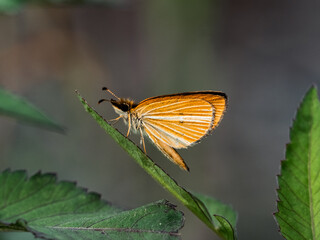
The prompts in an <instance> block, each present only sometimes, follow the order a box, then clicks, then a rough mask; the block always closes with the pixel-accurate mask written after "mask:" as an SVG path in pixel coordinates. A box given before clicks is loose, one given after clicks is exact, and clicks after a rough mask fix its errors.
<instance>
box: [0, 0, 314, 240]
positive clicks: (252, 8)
mask: <svg viewBox="0 0 320 240" xmlns="http://www.w3.org/2000/svg"><path fill="white" fill-rule="evenodd" d="M319 7H320V6H319V3H315V2H313V1H289V0H284V1H277V0H271V1H270V0H269V1H253V0H251V1H250V0H247V1H244V0H240V1H235V0H234V1H231V0H229V1H218V0H216V1H210V0H203V1H191V0H184V1H181V0H174V1H172V0H161V1H160V0H159V1H156V0H151V1H150V0H149V1H144V0H140V1H129V0H127V1H126V0H122V1H113V2H109V4H106V5H90V4H86V5H81V4H74V5H67V6H66V5H62V6H57V5H52V6H46V5H42V6H39V5H36V4H35V5H32V6H30V5H26V6H25V7H23V8H22V9H20V10H19V11H16V12H11V13H2V15H1V16H0V85H1V87H3V88H5V89H7V90H9V91H11V92H13V93H16V94H19V95H21V96H23V97H24V98H25V99H27V100H29V101H30V102H32V103H33V104H35V105H36V106H38V107H39V108H40V109H42V110H43V111H44V112H46V113H47V115H49V116H50V117H51V118H52V119H54V120H56V121H57V122H59V123H60V124H62V125H63V126H65V127H66V128H67V132H66V134H65V135H61V134H58V133H55V132H49V131H45V130H43V129H38V128H35V127H32V126H28V125H25V124H21V123H19V122H16V121H15V120H12V119H10V118H6V117H1V118H0V146H1V147H0V166H1V170H3V169H6V168H11V169H13V170H15V169H26V170H27V171H28V173H29V175H32V174H34V173H35V172H37V171H39V170H41V171H42V172H55V173H57V174H58V178H59V179H60V180H70V181H77V183H78V185H80V186H82V187H86V188H88V189H89V190H90V191H96V192H99V193H101V194H102V197H103V198H104V199H107V200H108V201H111V202H112V203H114V204H116V205H118V206H121V207H123V208H126V209H130V208H134V207H138V206H141V205H144V204H147V203H150V202H153V201H156V200H159V199H163V198H165V199H168V200H170V201H171V202H172V203H174V204H177V205H178V209H180V210H182V211H183V212H184V213H185V218H186V222H185V227H184V228H183V229H182V231H181V232H182V239H186V240H193V239H203V240H207V239H218V237H217V236H215V235H214V233H212V232H211V231H210V230H209V229H208V228H207V227H206V226H205V225H204V224H203V223H202V222H200V221H199V220H198V219H197V218H196V217H195V216H193V214H191V213H190V212H189V211H188V210H187V209H185V208H184V207H183V206H181V204H180V203H178V202H177V201H176V200H175V199H174V198H173V197H171V196H170V194H168V193H167V192H166V191H165V190H163V189H162V188H161V187H160V186H159V185H158V184H157V183H155V182H154V181H153V180H151V178H150V177H149V176H148V175H147V174H146V173H145V172H144V171H143V170H142V169H140V167H139V166H138V165H137V164H136V163H135V162H134V161H133V160H132V159H130V157H129V156H128V155H127V154H126V153H125V152H124V151H123V150H122V149H121V148H120V147H119V146H118V145H117V144H116V143H115V142H114V141H113V140H112V139H111V138H110V137H109V136H107V135H106V134H105V133H104V132H103V131H102V130H101V129H100V127H99V126H98V125H97V123H96V122H95V121H93V119H92V118H91V117H90V116H89V115H88V114H87V113H86V112H85V111H84V109H83V107H82V105H81V104H80V102H79V100H78V99H77V97H76V95H75V93H74V90H75V89H78V90H79V91H80V93H81V94H82V95H83V96H84V97H85V98H86V99H87V101H88V102H89V103H90V104H91V105H92V106H93V107H94V108H96V110H97V111H98V112H99V113H101V114H102V115H103V116H105V118H107V119H112V118H114V117H116V114H115V113H114V112H113V110H112V108H111V106H109V105H108V104H107V103H106V104H101V105H98V104H97V101H98V100H99V99H100V98H102V97H106V94H105V93H103V92H102V91H101V87H102V86H107V87H109V88H110V89H112V90H113V91H114V92H115V93H116V94H117V95H118V96H120V97H130V98H132V99H135V100H137V101H140V100H142V99H144V98H147V97H151V96H156V95H161V94H169V93H176V92H184V91H196V90H220V91H223V92H226V93H227V94H228V96H229V107H228V110H227V112H226V114H225V117H224V119H223V121H222V123H221V125H220V126H219V127H218V128H217V129H216V130H215V132H214V133H213V135H212V136H210V137H207V138H206V139H205V140H203V141H202V143H201V144H198V145H196V146H194V147H192V148H190V149H188V150H182V151H180V153H181V155H182V156H183V157H184V159H185V161H186V162H187V163H188V165H189V167H190V169H191V172H190V173H186V172H183V171H181V170H180V169H179V168H178V167H177V166H175V165H173V164H172V163H170V162H169V161H168V160H167V159H166V158H165V157H164V156H163V155H162V154H161V153H160V152H159V151H158V150H156V149H155V147H153V146H152V144H150V143H147V150H148V154H149V156H151V157H152V159H153V160H154V161H156V162H157V163H158V164H159V165H160V166H161V167H163V168H164V169H165V170H166V171H167V172H168V173H169V174H170V175H171V176H172V177H174V178H175V179H176V180H177V181H178V182H179V183H180V184H181V185H182V186H184V187H186V188H188V189H192V190H193V191H197V192H201V193H205V194H207V195H210V196H213V197H215V198H217V199H219V200H221V201H223V202H225V203H228V204H231V205H232V206H233V207H234V209H235V210H236V211H237V212H238V213H239V218H238V225H237V232H238V236H239V239H246V240H248V239H249V240H250V239H260V240H264V239H274V240H276V239H283V238H282V237H281V236H280V234H279V233H278V227H277V225H276V222H275V220H274V217H273V213H274V212H275V211H276V199H277V196H276V188H277V182H276V175H277V174H279V173H280V169H279V166H280V161H281V160H282V159H284V153H285V146H286V143H288V141H289V127H290V125H291V123H292V119H293V118H294V115H295V112H296V108H297V107H298V105H299V103H300V101H301V99H302V97H303V95H304V94H305V92H306V91H307V90H308V88H309V87H310V86H311V85H312V84H315V85H319V83H320V81H319V79H320V68H319V62H320V46H319V42H320V25H319V23H320V15H319V10H320V8H319ZM117 127H118V128H119V129H120V130H122V131H123V132H125V131H126V127H124V125H123V123H122V122H119V123H118V124H117ZM131 138H132V139H133V140H135V141H136V142H138V139H139V138H138V137H137V136H131ZM12 236H14V239H25V237H26V236H25V235H18V236H17V235H12V234H11V235H10V234H5V235H3V234H2V235H1V236H0V238H1V239H11V238H12V239H13V237H12ZM31 238H32V237H31Z"/></svg>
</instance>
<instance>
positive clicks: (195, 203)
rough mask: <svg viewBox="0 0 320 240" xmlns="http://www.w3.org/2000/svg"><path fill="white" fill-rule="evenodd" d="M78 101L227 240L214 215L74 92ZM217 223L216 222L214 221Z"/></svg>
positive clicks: (170, 189) (121, 144)
mask: <svg viewBox="0 0 320 240" xmlns="http://www.w3.org/2000/svg"><path fill="white" fill-rule="evenodd" d="M76 93H77V94H78V98H79V100H80V101H81V102H82V104H83V106H84V108H85V110H86V111H87V112H88V113H89V114H90V115H91V116H92V117H93V118H94V119H95V120H96V121H97V123H98V124H99V125H100V126H101V127H102V128H103V129H104V130H105V131H106V133H108V134H109V135H110V136H111V137H112V138H113V139H114V140H115V141H116V142H117V143H118V144H119V145H120V146H121V147H122V148H123V149H124V150H125V151H126V152H127V153H128V154H129V155H130V156H131V157H132V158H133V159H134V160H135V161H136V162H137V163H138V164H139V165H140V166H141V167H142V168H143V169H144V170H145V171H146V172H147V173H148V174H149V175H150V176H151V177H152V178H153V179H155V180H156V181H157V182H158V183H159V184H160V185H162V186H163V187H164V188H165V189H167V190H168V191H169V192H170V193H171V194H172V195H173V196H175V197H176V198H177V199H178V200H179V201H180V202H181V203H182V204H183V205H185V206H186V207H187V208H188V209H189V210H190V211H192V212H193V213H194V214H195V215H196V216H197V217H198V218H199V219H200V220H201V221H203V222H204V223H205V224H206V225H207V226H208V227H209V228H211V229H212V230H213V231H214V232H216V233H217V234H218V235H219V236H221V237H222V238H223V239H236V237H234V238H228V237H227V235H224V234H222V233H221V232H220V226H216V225H215V223H214V222H213V220H212V216H213V214H214V213H212V212H209V211H208V209H207V207H206V206H205V204H204V203H203V202H202V201H201V200H200V199H198V198H197V196H195V195H193V194H191V193H190V192H188V191H187V190H185V189H184V188H182V187H181V186H179V185H178V184H177V182H176V181H175V180H174V179H172V178H171V177H170V176H169V175H168V174H167V173H165V172H164V171H163V170H162V169H161V168H160V167H159V166H158V165H157V164H155V163H154V162H153V161H152V160H151V159H150V158H149V157H148V156H147V155H145V154H144V152H143V151H142V150H141V149H140V148H139V147H138V146H137V145H135V144H134V143H133V142H132V141H131V140H130V139H128V138H126V137H125V136H123V135H122V134H121V133H120V132H119V131H118V130H117V129H115V128H113V127H112V126H111V125H110V124H108V123H107V121H106V120H105V119H103V118H102V117H101V116H100V115H99V114H98V113H97V112H96V111H95V110H94V109H93V108H91V107H90V106H89V105H88V103H87V102H86V101H85V99H84V98H82V97H81V95H80V94H79V93H78V92H77V91H76ZM216 223H218V221H216Z"/></svg>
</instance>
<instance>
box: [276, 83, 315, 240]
mask: <svg viewBox="0 0 320 240" xmlns="http://www.w3.org/2000/svg"><path fill="white" fill-rule="evenodd" d="M319 140H320V103H319V100H318V95H317V90H316V88H315V87H312V88H311V89H310V90H309V91H308V92H307V94H306V95H305V97H304V99H303V101H302V103H301V105H300V107H299V109H298V111H297V115H296V119H295V120H294V122H293V126H292V128H291V130H290V143H289V144H288V145H287V150H286V160H285V161H282V163H281V175H279V176H278V183H279V189H278V198H279V201H278V212H277V213H276V214H275V216H276V219H277V222H278V224H279V227H280V231H281V234H282V235H283V236H284V237H285V238H286V239H294V240H297V239H314V240H316V239H320V214H319V213H320V181H319V176H320V175H319V174H320V144H319Z"/></svg>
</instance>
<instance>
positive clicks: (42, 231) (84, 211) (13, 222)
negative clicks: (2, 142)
mask: <svg viewBox="0 0 320 240" xmlns="http://www.w3.org/2000/svg"><path fill="white" fill-rule="evenodd" d="M0 186H1V188H0V231H27V232H31V233H33V234H34V235H35V236H36V237H38V238H44V239H68V240H69V239H77V240H78V239H79V240H81V239H152V240H153V239H178V238H179V233H178V230H179V229H181V228H182V226H183V223H184V217H183V214H182V213H181V212H179V211H176V210H175V206H173V205H171V204H170V203H168V202H167V201H165V200H162V201H158V202H155V203H152V204H149V205H146V206H143V207H139V208H136V209H133V210H129V211H122V210H120V209H119V208H116V207H114V206H112V205H111V204H110V203H107V202H105V201H102V200H101V199H100V195H98V194H96V193H87V192H86V190H85V189H83V188H79V187H76V186H75V183H71V182H58V183H57V180H56V177H55V175H53V174H41V173H37V174H35V175H34V176H32V177H31V178H30V179H28V178H27V176H26V173H25V172H24V171H15V172H10V171H9V170H6V171H4V172H2V173H1V174H0Z"/></svg>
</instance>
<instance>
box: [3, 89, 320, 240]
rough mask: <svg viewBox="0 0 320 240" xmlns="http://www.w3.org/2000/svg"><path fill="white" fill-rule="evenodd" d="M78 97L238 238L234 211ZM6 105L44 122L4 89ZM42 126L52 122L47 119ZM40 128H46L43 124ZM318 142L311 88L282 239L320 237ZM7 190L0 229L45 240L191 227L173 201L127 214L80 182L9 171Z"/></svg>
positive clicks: (292, 158)
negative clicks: (178, 177) (179, 177)
mask: <svg viewBox="0 0 320 240" xmlns="http://www.w3.org/2000/svg"><path fill="white" fill-rule="evenodd" d="M78 97H79V99H80V101H81V102H82V104H83V106H84V107H85V109H86V110H87V111H88V112H89V114H90V115H91V116H92V117H93V118H94V119H95V120H96V122H97V123H98V124H99V125H100V126H101V127H102V128H103V129H104V130H105V131H106V132H107V133H108V134H110V136H111V137H112V138H113V139H114V140H115V141H116V142H117V143H118V144H119V145H120V146H121V147H122V148H124V149H125V150H126V151H127V152H128V154H129V155H130V156H131V157H132V158H133V159H134V160H135V161H136V162H137V163H138V164H139V165H140V166H141V167H142V168H143V169H144V170H145V171H146V172H147V173H148V174H150V176H151V177H152V178H153V179H155V180H156V181H157V182H158V183H159V184H160V185H161V186H163V187H164V188H165V189H166V190H168V191H169V192H170V193H172V194H173V196H175V197H176V198H177V199H178V200H179V201H180V202H181V203H182V204H184V205H185V206H186V207H187V208H188V209H190V210H191V211H192V212H193V213H194V214H195V215H196V216H197V217H198V218H199V219H201V220H202V221H203V222H204V223H205V224H206V225H207V226H208V227H209V228H210V229H212V230H213V231H214V232H215V233H217V234H218V235H219V236H220V237H221V239H236V238H237V236H236V233H235V228H236V218H237V216H236V213H235V212H234V211H233V210H232V209H231V208H230V207H229V206H228V205H225V204H223V203H221V202H219V201H217V200H215V199H213V198H211V197H209V196H205V195H202V194H196V193H191V192H190V191H187V190H185V189H184V188H182V187H181V186H180V185H179V184H178V183H177V182H176V181H175V180H174V179H172V178H171V177H170V176H168V175H167V174H166V173H165V172H164V171H163V170H162V169H161V168H160V167H159V166H157V165H156V164H155V163H154V162H153V161H152V160H151V159H150V158H148V157H147V156H146V155H145V154H144V152H143V151H141V150H140V148H139V147H137V146H136V145H135V144H134V143H132V142H131V141H130V140H129V139H128V138H126V137H124V136H123V135H122V134H121V133H120V132H118V131H117V130H116V129H115V128H113V127H112V126H110V125H109V124H108V123H107V122H106V121H105V120H104V119H103V118H102V117H101V116H100V115H99V114H98V113H97V112H96V111H95V110H94V109H93V108H91V107H90V106H89V105H88V103H87V102H86V101H85V100H84V99H83V98H82V97H81V96H80V95H79V93H78ZM6 99H8V100H6ZM0 100H1V101H0V102H1V103H0V112H1V113H2V114H6V115H10V116H14V117H18V118H19V119H20V120H27V121H28V122H33V123H34V124H37V123H39V122H38V121H39V118H38V117H35V118H34V119H33V118H32V116H37V115H38V113H39V112H38V110H35V108H34V107H33V106H32V107H31V108H30V112H29V110H28V108H29V106H31V105H30V104H26V105H25V103H23V105H19V104H18V105H15V104H12V103H10V101H13V102H14V101H15V100H17V102H20V103H21V102H24V100H22V99H20V98H18V97H15V96H13V95H11V94H9V93H8V92H6V91H3V90H2V91H0ZM6 101H7V103H10V104H11V105H8V104H7V103H6ZM16 106H20V107H17V108H16ZM21 106H24V107H22V108H21ZM15 108H16V109H19V108H20V110H15ZM21 109H23V111H22V113H23V114H22V113H21ZM16 111H17V112H16ZM13 113H14V114H13ZM21 114H22V115H21ZM25 114H26V115H25ZM40 115H41V116H42V115H43V114H42V113H40ZM26 116H31V117H28V118H26ZM43 120H44V121H45V122H46V121H47V120H48V118H47V117H45V118H44V119H43ZM41 121H42V120H41ZM49 122H51V120H49ZM47 124H48V123H46V124H44V125H47ZM40 125H42V126H43V123H41V124H40ZM49 125H50V124H49ZM53 125H54V126H56V125H57V124H55V123H54V124H53ZM58 129H61V127H58ZM319 139H320V103H319V100H318V95H317V90H316V88H315V87H312V88H311V89H310V90H309V91H308V92H307V94H306V95H305V97H304V99H303V101H302V103H301V105H300V107H299V109H298V111H297V115H296V119H295V120H294V123H293V127H292V128H291V131H290V143H289V144H288V145H287V150H286V159H285V160H284V161H282V163H281V174H280V175H279V176H278V181H279V189H278V197H279V202H278V212H277V213H276V214H275V218H276V220H277V222H278V225H279V228H280V232H281V234H282V235H283V236H284V237H285V238H286V239H289V240H291V239H292V240H293V239H294V240H296V239H314V240H315V239H319V236H320V233H319V232H320V225H319V222H320V216H319V212H320V181H319V176H320V144H319ZM0 186H1V188H0V231H26V232H32V233H33V234H34V235H35V236H36V237H41V238H44V239H88V238H89V239H108V237H109V238H111V239H141V238H143V239H178V238H180V235H179V232H178V231H179V230H180V229H181V228H182V227H183V223H184V217H183V214H182V212H180V211H177V210H176V209H175V206H173V205H172V204H170V203H168V202H167V201H166V200H160V201H158V202H155V203H152V204H148V205H145V206H142V207H139V208H137V209H133V210H129V211H122V210H121V209H119V208H117V207H114V206H112V205H110V204H109V203H107V202H105V201H102V200H101V199H100V196H99V195H98V194H96V193H87V192H86V190H84V189H82V188H79V187H76V186H75V183H71V182H57V181H56V177H55V175H53V174H41V173H38V174H36V175H34V176H32V177H31V178H28V177H27V175H26V173H25V172H24V171H14V172H11V171H9V170H6V171H3V172H2V173H1V174H0Z"/></svg>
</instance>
